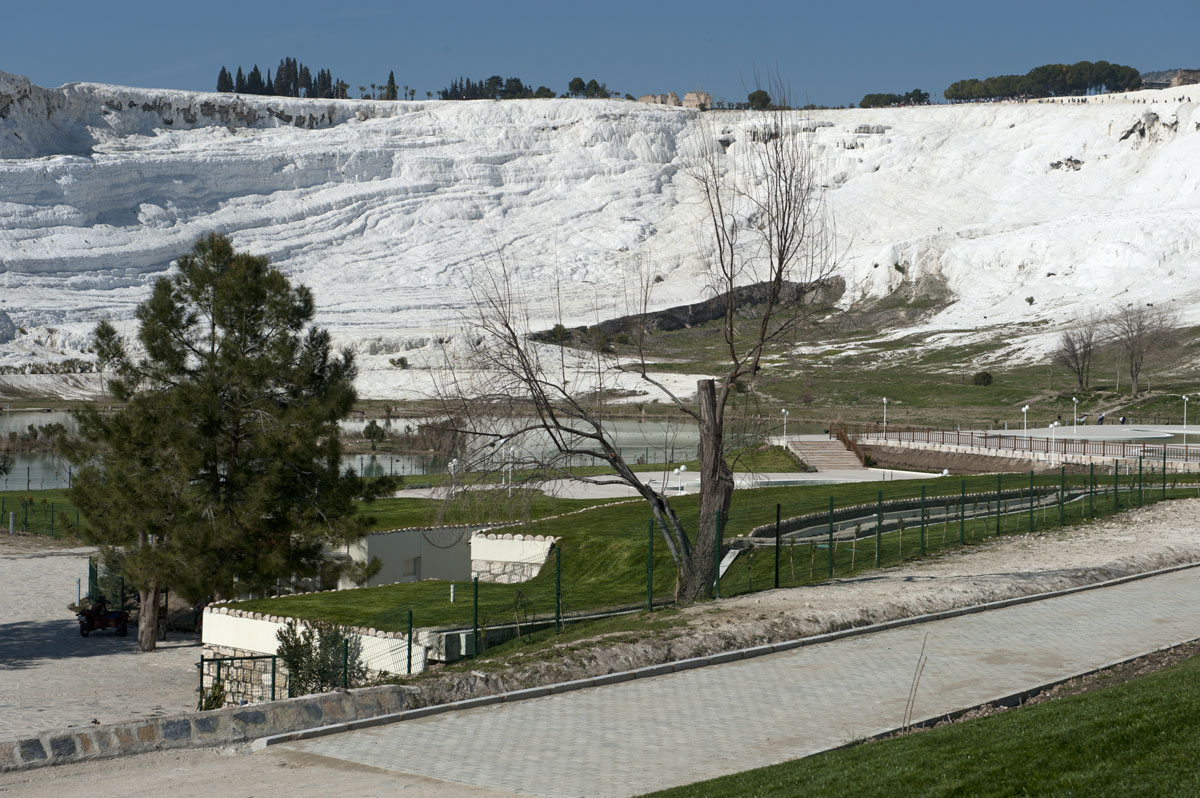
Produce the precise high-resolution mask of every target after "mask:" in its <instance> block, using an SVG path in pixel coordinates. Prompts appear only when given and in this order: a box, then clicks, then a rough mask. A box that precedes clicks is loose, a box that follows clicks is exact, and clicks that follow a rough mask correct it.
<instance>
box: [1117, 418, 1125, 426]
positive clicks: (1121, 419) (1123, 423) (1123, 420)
mask: <svg viewBox="0 0 1200 798" xmlns="http://www.w3.org/2000/svg"><path fill="white" fill-rule="evenodd" d="M1118 420H1119V421H1120V422H1121V426H1122V427H1123V426H1125V416H1121V418H1120V419H1118Z"/></svg>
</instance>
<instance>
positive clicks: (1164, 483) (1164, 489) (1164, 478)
mask: <svg viewBox="0 0 1200 798" xmlns="http://www.w3.org/2000/svg"><path fill="white" fill-rule="evenodd" d="M1162 497H1163V498H1164V499H1165V498H1167V445H1166V444H1165V443H1164V444H1163V475H1162Z"/></svg>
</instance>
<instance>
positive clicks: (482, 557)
mask: <svg viewBox="0 0 1200 798" xmlns="http://www.w3.org/2000/svg"><path fill="white" fill-rule="evenodd" d="M557 542H558V538H555V537H550V536H543V535H520V534H518V535H513V534H507V533H504V534H496V533H484V532H480V533H477V534H475V535H473V536H472V537H471V575H472V576H477V577H479V581H480V582H495V583H498V584H503V585H512V584H516V583H518V582H528V581H529V580H530V579H533V578H534V577H535V576H537V575H538V572H539V571H541V570H542V566H543V565H545V564H546V557H547V556H549V554H550V549H551V548H553V547H554V544H555V543H557Z"/></svg>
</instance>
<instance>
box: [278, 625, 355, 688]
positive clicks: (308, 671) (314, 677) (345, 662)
mask: <svg viewBox="0 0 1200 798" xmlns="http://www.w3.org/2000/svg"><path fill="white" fill-rule="evenodd" d="M276 639H278V640H279V658H280V659H281V660H283V664H284V665H285V666H286V667H287V672H288V697H289V698H293V697H295V696H301V695H309V694H310V693H325V692H328V691H330V690H335V689H337V688H339V687H353V686H355V685H359V684H362V683H363V681H365V680H366V677H367V668H366V666H365V665H363V662H362V641H361V640H360V639H359V638H358V636H356V635H351V634H350V633H349V632H348V631H347V629H346V627H344V626H339V625H337V624H335V623H330V622H329V621H316V622H314V623H311V624H309V623H306V624H304V626H303V627H301V626H300V624H299V623H297V622H296V620H295V619H294V618H293V619H290V620H289V621H288V622H287V625H286V626H284V627H283V628H282V629H280V630H279V632H278V634H276Z"/></svg>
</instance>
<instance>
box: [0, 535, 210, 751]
mask: <svg viewBox="0 0 1200 798" xmlns="http://www.w3.org/2000/svg"><path fill="white" fill-rule="evenodd" d="M92 551H93V550H92V549H87V548H71V547H69V545H68V544H64V543H61V542H59V541H54V540H48V539H46V538H37V537H25V536H21V535H12V536H9V535H7V534H2V535H0V597H2V601H0V607H2V608H3V617H0V740H11V739H15V738H17V737H22V736H26V735H29V734H33V733H36V732H39V731H42V730H47V729H58V728H64V727H67V726H86V725H90V724H91V723H92V722H93V721H97V722H99V723H113V722H117V721H122V720H129V719H131V718H135V717H152V716H161V715H168V714H175V713H178V712H186V711H188V710H190V709H192V708H194V707H195V705H196V693H195V690H196V687H197V680H196V667H195V665H196V662H197V660H199V658H200V647H199V641H198V640H197V639H196V636H195V635H184V634H181V633H172V634H170V635H169V639H168V640H167V641H165V642H160V644H159V645H160V649H159V650H158V651H156V652H154V653H152V654H140V653H138V651H137V636H136V635H134V634H132V633H131V634H130V635H129V636H128V637H118V636H117V635H116V633H115V632H113V631H102V632H95V633H93V634H92V635H90V636H88V637H86V638H84V637H80V635H79V624H78V623H77V622H76V619H75V615H74V614H73V613H72V612H71V611H70V610H68V609H67V605H68V604H70V603H73V602H74V601H75V596H76V589H77V588H76V580H77V579H78V580H81V581H82V583H83V585H82V589H83V590H84V591H86V590H87V587H86V585H87V575H88V555H89V554H90V553H92Z"/></svg>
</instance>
